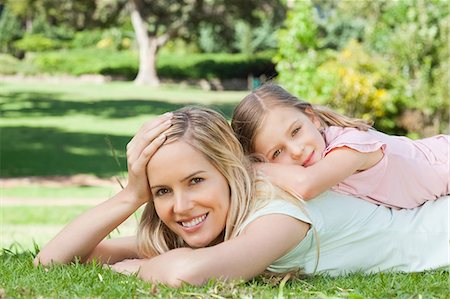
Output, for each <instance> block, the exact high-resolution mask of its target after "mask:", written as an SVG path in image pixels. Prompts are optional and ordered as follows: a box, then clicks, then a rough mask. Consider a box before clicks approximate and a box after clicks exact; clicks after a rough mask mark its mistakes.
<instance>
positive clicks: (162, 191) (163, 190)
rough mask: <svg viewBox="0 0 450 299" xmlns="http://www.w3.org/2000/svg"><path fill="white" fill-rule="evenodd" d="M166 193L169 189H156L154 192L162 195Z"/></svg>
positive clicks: (156, 194)
mask: <svg viewBox="0 0 450 299" xmlns="http://www.w3.org/2000/svg"><path fill="white" fill-rule="evenodd" d="M167 193H169V189H165V188H163V189H158V191H156V192H155V196H163V195H165V194H167Z"/></svg>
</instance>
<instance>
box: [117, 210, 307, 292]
mask: <svg viewBox="0 0 450 299" xmlns="http://www.w3.org/2000/svg"><path fill="white" fill-rule="evenodd" d="M309 227H310V225H309V224H307V223H304V222H302V221H299V220H297V219H295V218H292V217H290V216H287V215H282V214H270V215H266V216H261V217H259V218H258V219H256V220H255V221H253V222H252V223H250V224H249V225H248V226H247V228H246V229H245V231H244V232H243V233H242V234H241V235H239V236H238V237H236V238H235V239H231V240H229V241H225V242H223V243H220V244H218V245H215V246H212V247H207V248H201V249H190V248H179V249H174V250H171V251H169V252H167V253H165V254H162V255H159V256H156V257H153V258H151V259H149V260H128V261H123V262H120V263H117V264H115V265H113V266H112V269H113V270H115V271H117V272H122V273H125V274H129V273H133V272H136V271H139V272H138V275H139V277H141V278H142V279H144V280H147V281H152V282H159V283H164V284H167V285H170V286H173V287H179V286H180V285H181V284H182V283H183V282H186V283H189V284H192V285H202V284H204V283H206V282H207V281H208V280H209V279H212V278H219V279H226V280H234V279H244V280H248V279H251V278H252V277H255V276H256V275H258V274H261V273H262V272H263V271H264V270H265V269H266V268H267V267H268V266H269V265H270V264H272V263H273V262H274V261H276V260H277V259H278V258H280V257H282V256H283V255H285V254H287V253H288V252H289V251H290V250H291V249H292V248H294V247H295V246H297V245H298V243H299V242H300V241H302V240H303V238H304V237H305V235H306V233H307V232H308V230H309Z"/></svg>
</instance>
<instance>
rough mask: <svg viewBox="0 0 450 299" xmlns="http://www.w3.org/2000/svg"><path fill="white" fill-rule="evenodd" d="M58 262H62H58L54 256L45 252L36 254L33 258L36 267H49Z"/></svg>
mask: <svg viewBox="0 0 450 299" xmlns="http://www.w3.org/2000/svg"><path fill="white" fill-rule="evenodd" d="M56 263H61V262H58V261H57V260H55V259H54V258H52V257H50V256H46V255H45V254H41V253H39V254H38V255H36V257H35V258H34V260H33V265H34V266H35V267H37V266H39V265H41V266H45V267H47V266H51V265H53V264H56Z"/></svg>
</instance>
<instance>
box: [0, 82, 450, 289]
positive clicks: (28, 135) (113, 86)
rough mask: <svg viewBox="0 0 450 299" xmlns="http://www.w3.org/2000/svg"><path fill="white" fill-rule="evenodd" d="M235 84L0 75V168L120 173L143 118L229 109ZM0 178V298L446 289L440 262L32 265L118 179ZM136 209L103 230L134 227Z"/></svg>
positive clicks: (7, 171)
mask: <svg viewBox="0 0 450 299" xmlns="http://www.w3.org/2000/svg"><path fill="white" fill-rule="evenodd" d="M245 94H246V92H212V91H202V90H199V89H193V88H183V87H179V86H163V87H162V88H158V89H154V88H146V87H137V86H135V85H133V84H131V83H107V84H94V83H91V84H89V83H57V84H55V83H53V84H51V83H22V82H18V83H0V103H1V119H0V130H1V134H0V138H1V139H0V141H1V144H0V145H1V146H0V158H1V161H0V162H1V173H0V177H2V178H8V177H24V176H57V175H63V176H67V175H77V174H89V175H95V176H97V177H106V178H109V177H112V176H117V177H119V178H121V179H122V180H123V174H124V172H125V170H126V165H125V158H124V157H125V152H124V149H125V145H126V143H127V142H128V141H129V140H130V138H131V137H132V135H133V134H134V132H135V131H136V130H137V129H138V128H139V126H140V125H141V124H142V123H143V122H144V121H145V120H148V119H151V118H153V117H155V116H156V115H159V114H161V113H164V112H166V111H171V110H174V109H177V108H179V107H182V106H183V105H185V104H202V105H208V106H210V107H212V108H215V109H217V110H219V111H221V112H223V113H224V114H225V115H226V116H227V117H230V115H231V113H232V109H233V108H234V106H235V104H236V103H237V102H238V101H239V100H240V99H241V98H242V97H243V96H244V95H245ZM112 149H114V154H112ZM1 187H2V188H1V194H0V195H1V199H2V202H1V204H2V207H1V213H0V217H1V218H0V224H1V244H0V245H1V246H0V247H1V248H3V250H2V252H1V253H0V273H1V275H0V298H80V297H83V298H86V297H88V298H141V297H159V298H167V297H173V298H299V297H300V298H336V297H342V298H394V297H395V298H396V297H401V298H448V294H449V293H450V289H449V286H450V284H449V278H448V269H447V270H442V271H432V272H426V273H415V274H401V273H400V274H394V273H384V274H376V275H370V276H365V275H359V274H355V275H350V276H348V277H341V278H329V277H322V276H318V277H314V278H305V279H294V280H293V281H291V282H287V283H286V284H285V283H284V282H281V280H280V279H271V280H268V279H263V278H261V277H259V278H257V279H255V280H253V281H251V282H248V283H243V282H236V283H221V282H217V281H212V282H210V283H209V284H208V285H206V286H204V287H199V288H196V287H191V286H184V287H183V288H181V289H180V290H174V289H170V288H167V287H164V286H151V285H150V284H149V283H145V282H143V281H140V280H139V279H137V278H136V277H127V276H122V275H120V274H116V273H113V272H111V271H109V270H108V269H105V268H102V267H100V266H98V265H95V264H91V265H79V264H73V265H71V266H58V267H54V268H50V269H44V268H34V267H33V266H32V263H31V261H32V258H33V254H34V253H35V248H34V247H35V246H37V247H41V246H42V245H43V244H45V243H46V242H48V240H49V239H50V238H51V237H52V236H54V235H55V234H56V232H57V231H58V230H60V229H61V227H62V226H63V225H64V224H65V223H67V222H68V221H69V220H70V219H73V217H75V216H76V215H78V214H79V213H81V212H82V211H84V210H86V209H88V208H89V207H91V206H93V205H94V204H96V203H97V202H99V201H102V200H104V199H106V198H108V197H110V196H111V195H112V194H114V193H115V192H116V191H117V190H118V188H120V187H119V186H118V183H117V185H116V184H112V185H111V184H110V185H107V186H70V185H69V186H59V187H58V186H40V185H29V186H22V185H21V186H15V187H5V186H1ZM140 213H141V212H140V211H138V212H137V213H136V215H134V216H132V217H130V219H129V220H128V221H127V222H126V223H124V225H122V226H121V227H120V228H119V230H116V231H115V232H113V234H112V235H113V236H118V235H128V234H132V233H134V232H135V229H136V223H137V221H138V218H139V215H140ZM374 250H376V249H374Z"/></svg>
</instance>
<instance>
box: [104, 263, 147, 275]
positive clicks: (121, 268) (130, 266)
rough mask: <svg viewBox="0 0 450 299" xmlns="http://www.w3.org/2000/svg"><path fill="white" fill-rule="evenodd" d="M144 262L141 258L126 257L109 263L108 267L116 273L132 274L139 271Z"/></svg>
mask: <svg viewBox="0 0 450 299" xmlns="http://www.w3.org/2000/svg"><path fill="white" fill-rule="evenodd" d="M144 262H145V260H143V259H127V260H123V261H121V262H118V263H115V264H114V265H111V266H110V268H111V270H113V271H115V272H118V273H122V274H125V275H132V274H137V273H139V270H140V269H141V267H142V264H143V263H144Z"/></svg>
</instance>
